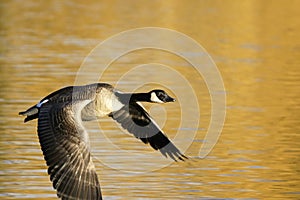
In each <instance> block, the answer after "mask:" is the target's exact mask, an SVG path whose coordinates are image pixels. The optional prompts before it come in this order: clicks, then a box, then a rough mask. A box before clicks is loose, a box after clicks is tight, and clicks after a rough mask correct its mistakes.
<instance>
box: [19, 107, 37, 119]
mask: <svg viewBox="0 0 300 200" xmlns="http://www.w3.org/2000/svg"><path fill="white" fill-rule="evenodd" d="M19 115H24V116H26V118H25V119H24V123H25V122H28V121H30V120H33V119H36V118H38V117H39V109H38V108H37V107H36V105H34V106H32V107H31V108H29V109H28V110H26V111H23V112H19Z"/></svg>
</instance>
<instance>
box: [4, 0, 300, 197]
mask: <svg viewBox="0 0 300 200" xmlns="http://www.w3.org/2000/svg"><path fill="white" fill-rule="evenodd" d="M299 6H300V4H299V1H296V0H294V1H293V0H289V1H283V0H282V1H281V0H277V1H258V0H257V1H256V0H244V1H221V0H220V1H217V0H212V1H170V0H167V1H107V2H106V3H105V2H99V1H96V0H94V1H92V0H91V1H85V2H83V1H69V0H67V1H58V0H57V1H56V0H54V1H31V0H28V1H14V0H13V1H1V2H0V15H1V21H0V27H1V28H0V30H1V32H0V40H1V46H0V64H1V67H0V70H1V72H0V76H1V77H0V86H1V90H0V119H1V120H0V130H1V132H0V133H1V134H0V198H1V199H55V198H56V194H55V191H54V190H53V189H52V186H51V183H50V181H49V177H48V175H47V173H46V166H45V162H44V160H43V156H42V152H41V150H40V147H39V143H38V139H37V134H36V122H29V123H27V124H23V118H22V117H19V116H18V115H17V113H18V112H19V111H22V110H24V109H26V108H28V107H29V106H31V105H33V104H35V103H37V102H38V101H39V100H40V99H41V98H42V97H44V96H45V95H47V94H49V93H50V92H52V91H54V90H56V89H58V88H61V87H63V86H66V85H72V84H74V82H75V78H76V76H77V71H78V70H79V67H80V65H81V63H82V62H83V59H84V58H85V57H86V56H87V55H88V53H89V52H90V51H91V50H92V49H93V48H94V47H95V46H96V45H97V44H98V43H100V42H101V41H103V40H105V39H106V38H108V37H110V36H112V35H114V34H117V33H119V32H121V31H125V30H128V29H132V28H138V27H145V26H147V27H148V26H155V27H164V28H169V29H174V30H176V31H179V32H182V33H184V34H186V35H188V36H190V37H191V38H193V39H194V40H196V41H197V42H198V43H200V44H201V45H203V46H204V47H205V48H206V50H207V51H208V52H209V54H210V55H211V56H212V58H213V60H214V61H215V62H216V64H217V66H218V69H219V71H220V73H221V75H222V78H223V80H224V85H225V88H226V95H227V107H226V111H227V115H226V121H225V124H224V128H223V131H222V134H221V136H220V138H219V140H218V143H217V144H216V146H215V148H214V149H213V151H212V152H210V154H209V155H208V156H207V157H205V158H204V159H198V158H197V156H198V152H199V149H200V147H201V145H202V142H203V138H204V134H205V132H206V130H207V128H208V124H209V119H210V109H211V105H210V100H209V93H208V91H207V88H206V86H205V83H203V82H201V84H199V85H198V86H196V90H197V91H198V93H197V95H198V96H200V98H199V99H200V100H199V102H198V103H199V106H200V110H201V118H200V127H199V130H198V131H197V135H196V136H195V138H192V139H193V143H192V144H191V145H190V146H189V148H188V149H187V151H186V152H185V154H186V155H188V156H189V157H191V158H192V159H190V160H189V161H187V162H184V163H183V162H178V163H172V164H171V165H167V166H165V167H162V168H160V169H155V168H156V166H155V165H156V164H157V162H160V161H154V160H149V159H148V160H147V159H145V158H142V159H141V160H140V161H139V160H131V159H130V158H128V161H127V163H125V162H126V160H127V157H126V158H125V159H124V157H122V155H120V154H119V153H118V152H116V151H113V150H110V149H111V144H110V143H106V142H105V141H104V140H101V139H98V140H97V131H98V126H96V125H98V124H95V123H89V128H88V129H89V131H90V132H91V133H92V136H91V137H93V138H94V140H95V144H94V145H95V149H96V150H94V151H95V154H96V155H97V158H96V159H95V160H96V162H95V164H96V166H97V172H98V174H99V177H100V182H101V186H102V192H103V196H104V199H299V198H300V174H299V166H300V158H299V156H300V137H299V132H300V126H299V117H300V114H299V111H300V102H299V99H300V92H299V91H300V70H299V65H300V62H299V57H300V37H299V27H300V26H299V25H300V20H299ZM113 48H116V49H117V48H118V46H115V47H112V49H113ZM162 61H164V64H168V65H169V66H171V67H173V68H174V69H178V70H179V72H180V73H181V74H183V76H185V77H188V79H189V81H190V82H195V81H197V80H196V79H197V78H198V77H197V76H195V75H194V71H193V69H192V68H188V67H185V68H184V70H183V69H182V68H181V67H182V66H184V65H185V64H186V63H185V62H184V61H183V60H182V59H180V58H178V57H176V56H174V55H170V54H168V53H166V52H162V51H155V50H145V51H142V52H137V53H136V54H134V53H133V54H132V55H131V54H130V55H127V57H126V56H124V57H121V58H120V59H119V60H117V61H116V62H115V63H113V64H112V66H113V67H112V69H117V70H108V71H107V72H106V74H105V76H104V77H105V80H104V81H106V82H110V83H113V82H114V81H115V80H116V79H118V77H119V76H121V75H122V74H124V73H126V72H127V71H128V69H129V68H130V67H131V66H136V65H139V64H144V63H150V62H152V63H155V62H156V63H160V62H162ZM96 71H97V69H95V72H96ZM165 75H166V74H161V76H162V77H164V76H165ZM88 76H89V74H87V77H88ZM135 76H137V77H134V76H133V77H130V78H131V81H129V82H124V83H123V84H122V85H120V87H121V89H122V90H125V91H126V90H128V88H130V89H132V88H134V87H139V86H136V85H134V83H135V82H134V81H135V80H136V79H143V77H146V76H148V74H143V73H140V74H135ZM147 80H148V79H147ZM87 82H88V80H87ZM170 84H172V86H173V87H175V88H177V89H178V90H177V91H180V93H184V92H186V91H187V89H186V88H182V87H181V85H180V84H178V85H176V81H173V82H171V83H170ZM152 86H153V85H146V86H145V87H144V88H143V87H142V88H139V90H148V89H149V88H151V87H152ZM145 106H146V107H147V109H151V113H153V116H154V117H155V118H156V119H157V120H158V123H159V124H161V125H164V124H165V125H164V130H165V132H166V133H167V134H168V135H169V136H170V138H173V137H174V136H175V132H176V129H177V128H178V124H179V123H180V119H179V117H178V116H180V114H181V111H180V109H179V108H178V104H177V103H172V104H167V105H164V106H163V107H162V106H156V107H155V106H153V107H151V106H150V105H145ZM190 106H191V107H192V108H190V109H193V106H194V105H190ZM162 113H163V114H162ZM162 116H163V117H162ZM165 116H168V118H167V119H166V118H165ZM190 117H191V119H192V118H193V117H194V116H190ZM191 121H192V120H191ZM100 124H101V130H103V132H105V135H106V136H107V137H109V138H111V139H112V141H113V143H114V145H117V146H119V148H121V149H125V150H129V151H130V150H133V151H135V153H136V152H144V153H151V152H152V151H151V150H150V148H148V147H147V146H144V145H143V144H142V143H141V142H140V141H137V140H135V139H134V138H132V137H131V136H129V135H127V134H126V133H125V134H124V133H123V132H122V131H120V129H119V128H118V126H116V125H115V124H114V123H113V122H111V121H110V120H108V119H104V120H103V121H101V123H100ZM194 125H195V124H190V128H191V127H194ZM186 128H189V127H186ZM186 139H187V140H188V139H189V138H186ZM97 142H98V143H97ZM155 156H157V157H160V155H159V153H157V154H155ZM101 157H102V158H103V159H104V158H106V160H108V162H111V163H113V164H114V165H116V166H123V165H128V166H133V168H134V166H135V164H136V166H140V163H141V162H143V164H145V165H147V166H148V167H149V168H151V169H152V168H153V170H148V171H146V172H144V173H142V174H132V173H127V172H125V171H124V170H117V169H114V168H113V167H111V166H110V165H109V164H107V163H106V164H103V162H101ZM118 161H119V163H118ZM129 162H130V163H129Z"/></svg>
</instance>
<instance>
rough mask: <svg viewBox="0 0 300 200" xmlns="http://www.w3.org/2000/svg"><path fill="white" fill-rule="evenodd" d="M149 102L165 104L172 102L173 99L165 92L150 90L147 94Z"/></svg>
mask: <svg viewBox="0 0 300 200" xmlns="http://www.w3.org/2000/svg"><path fill="white" fill-rule="evenodd" d="M149 94H150V100H151V102H153V103H166V102H174V101H175V99H174V98H172V97H170V96H169V95H168V94H167V93H166V92H165V91H163V90H152V91H150V92H149Z"/></svg>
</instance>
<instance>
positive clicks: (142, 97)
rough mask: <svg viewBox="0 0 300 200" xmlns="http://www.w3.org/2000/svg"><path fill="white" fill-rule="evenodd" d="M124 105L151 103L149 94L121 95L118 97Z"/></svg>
mask: <svg viewBox="0 0 300 200" xmlns="http://www.w3.org/2000/svg"><path fill="white" fill-rule="evenodd" d="M117 96H118V97H119V98H120V100H121V101H122V102H123V103H129V102H138V101H147V102H149V101H150V94H149V93H121V94H118V95H117Z"/></svg>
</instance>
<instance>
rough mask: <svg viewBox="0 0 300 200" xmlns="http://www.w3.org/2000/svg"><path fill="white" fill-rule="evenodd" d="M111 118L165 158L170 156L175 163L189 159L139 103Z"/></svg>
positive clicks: (116, 112)
mask: <svg viewBox="0 0 300 200" xmlns="http://www.w3.org/2000/svg"><path fill="white" fill-rule="evenodd" d="M109 116H110V117H112V118H113V119H114V120H116V121H117V122H118V123H120V124H121V126H122V127H123V128H124V129H126V130H127V131H128V132H130V133H132V134H133V135H134V136H135V137H136V138H139V139H141V140H142V141H143V142H144V143H145V144H147V143H149V144H150V145H151V147H152V148H153V149H155V150H159V151H160V152H161V153H162V154H163V155H164V156H166V157H167V156H169V157H170V158H172V159H173V160H175V161H176V159H180V160H184V159H186V158H187V157H186V156H184V155H183V154H182V153H181V152H180V151H179V149H178V148H177V147H176V146H175V145H174V144H173V143H172V142H171V141H170V140H169V139H168V137H167V136H166V135H165V134H164V133H163V131H162V130H161V129H160V128H159V127H158V125H157V124H156V123H155V121H154V120H153V119H152V118H151V117H150V115H149V114H148V113H147V112H146V111H145V110H144V109H143V107H142V106H140V105H139V104H138V103H130V104H129V105H126V106H124V107H123V108H121V109H120V110H118V111H115V112H112V113H111V114H110V115H109Z"/></svg>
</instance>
